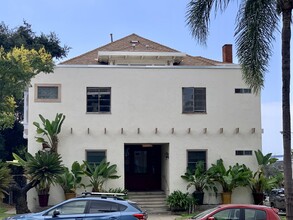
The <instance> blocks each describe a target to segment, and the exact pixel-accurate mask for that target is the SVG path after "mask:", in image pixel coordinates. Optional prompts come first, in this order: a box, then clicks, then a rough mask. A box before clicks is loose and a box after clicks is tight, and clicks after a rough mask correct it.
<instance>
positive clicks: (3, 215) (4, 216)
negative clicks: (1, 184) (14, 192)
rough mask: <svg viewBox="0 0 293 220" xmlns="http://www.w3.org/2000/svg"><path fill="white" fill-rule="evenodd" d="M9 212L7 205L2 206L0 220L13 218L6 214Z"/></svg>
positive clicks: (0, 206)
mask: <svg viewBox="0 0 293 220" xmlns="http://www.w3.org/2000/svg"><path fill="white" fill-rule="evenodd" d="M6 211H8V208H7V207H6V205H3V204H0V219H4V218H6V217H9V216H11V215H10V214H5V213H4V212H6Z"/></svg>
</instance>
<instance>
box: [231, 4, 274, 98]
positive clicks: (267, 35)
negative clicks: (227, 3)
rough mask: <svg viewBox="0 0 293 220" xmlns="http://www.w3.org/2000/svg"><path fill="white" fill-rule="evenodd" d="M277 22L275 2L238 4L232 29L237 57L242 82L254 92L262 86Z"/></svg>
mask: <svg viewBox="0 0 293 220" xmlns="http://www.w3.org/2000/svg"><path fill="white" fill-rule="evenodd" d="M278 19H279V17H278V13H277V3H276V1H275V0H247V1H242V4H241V5H240V8H239V12H238V15H237V26H236V29H235V36H236V46H237V56H238V58H239V62H240V64H241V66H242V71H243V78H244V81H245V82H246V83H247V84H248V85H249V86H250V88H251V89H252V90H253V91H254V93H258V92H259V91H260V89H261V88H262V87H263V85H264V78H265V72H266V70H267V68H268V61H269V58H270V56H271V54H272V41H274V39H275V38H274V32H275V31H276V29H277V25H278Z"/></svg>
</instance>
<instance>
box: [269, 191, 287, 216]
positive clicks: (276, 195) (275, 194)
mask: <svg viewBox="0 0 293 220" xmlns="http://www.w3.org/2000/svg"><path fill="white" fill-rule="evenodd" d="M269 201H270V206H271V207H275V208H277V209H280V210H284V211H285V210H286V203H285V191H284V188H280V189H273V190H272V191H271V192H270V194H269Z"/></svg>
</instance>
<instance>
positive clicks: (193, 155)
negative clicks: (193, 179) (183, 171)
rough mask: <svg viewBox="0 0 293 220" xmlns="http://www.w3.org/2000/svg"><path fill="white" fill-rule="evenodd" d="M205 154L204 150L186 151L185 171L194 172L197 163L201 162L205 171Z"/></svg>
mask: <svg viewBox="0 0 293 220" xmlns="http://www.w3.org/2000/svg"><path fill="white" fill-rule="evenodd" d="M206 154H207V152H206V151H205V150H188V151H187V169H189V170H191V171H194V170H195V168H196V165H197V163H198V162H199V161H203V163H204V167H205V169H206V168H207V165H206V164H207V161H206V160H207V159H206V158H207V157H206Z"/></svg>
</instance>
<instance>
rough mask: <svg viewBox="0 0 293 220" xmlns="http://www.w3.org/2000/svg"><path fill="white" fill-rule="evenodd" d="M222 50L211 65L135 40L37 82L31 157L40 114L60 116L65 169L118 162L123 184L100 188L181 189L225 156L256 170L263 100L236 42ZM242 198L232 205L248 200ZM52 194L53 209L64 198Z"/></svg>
mask: <svg viewBox="0 0 293 220" xmlns="http://www.w3.org/2000/svg"><path fill="white" fill-rule="evenodd" d="M214 49H215V50H216V49H219V48H214ZM222 51H223V60H222V61H221V62H220V61H214V60H211V59H207V58H204V57H200V56H190V55H188V54H185V53H182V52H179V51H177V50H174V49H171V48H169V47H166V46H163V45H161V44H158V43H155V42H153V41H150V40H148V39H145V38H142V37H140V36H138V35H136V34H131V35H129V36H127V37H124V38H122V39H120V40H117V41H114V42H110V43H109V44H107V45H105V46H102V47H99V48H97V49H94V50H92V51H90V52H87V53H85V54H82V55H80V56H78V57H75V58H73V59H70V60H68V61H65V62H63V63H61V64H59V65H57V66H56V67H55V70H54V73H52V74H39V75H37V76H36V77H35V78H34V79H33V80H32V81H31V87H30V88H29V90H28V92H27V93H26V100H27V104H28V111H27V118H26V120H25V128H26V130H25V132H26V136H27V137H28V150H29V152H31V153H35V152H36V151H38V150H40V149H41V146H40V145H39V144H37V143H36V140H35V136H36V128H35V127H34V126H33V124H32V123H33V122H34V121H40V119H39V117H38V114H42V115H43V116H44V117H45V118H48V119H53V118H54V117H55V115H56V113H63V114H65V116H66V119H65V121H64V124H63V126H62V131H61V133H60V135H59V139H60V142H59V148H58V152H59V153H60V154H61V155H62V159H63V162H64V164H65V165H66V166H70V165H71V164H72V163H73V162H74V161H79V162H82V161H83V160H86V161H89V162H99V161H101V160H102V159H104V158H106V160H107V161H109V162H111V163H112V164H117V166H118V175H120V176H121V177H120V178H119V179H115V180H111V181H108V182H107V183H106V185H105V187H106V188H117V187H120V188H125V189H128V190H129V191H148V190H152V191H155V190H162V191H164V192H165V193H166V195H168V194H170V193H171V192H173V191H174V190H182V191H186V182H184V180H183V179H182V178H181V177H180V176H181V175H183V174H184V172H185V171H186V168H187V167H192V166H195V164H196V162H198V161H200V160H202V161H204V162H205V164H206V167H207V168H208V167H210V165H211V164H212V163H215V162H216V160H217V159H220V158H222V159H223V160H224V163H225V164H226V165H227V166H228V165H234V164H235V163H237V162H238V163H240V164H242V163H244V164H246V165H248V166H249V167H250V168H251V169H255V168H256V166H257V164H256V160H255V156H254V153H253V151H255V150H258V149H261V134H262V129H261V111H260V96H259V95H256V94H253V93H252V91H251V90H250V89H249V88H248V86H247V85H246V84H245V83H244V81H243V79H242V73H241V68H240V66H239V65H237V64H233V63H232V45H224V46H223V48H222ZM245 192H246V191H245V190H244V191H241V190H240V192H239V193H242V195H241V196H239V195H238V196H234V197H232V202H250V201H251V195H250V193H245ZM51 194H53V195H54V196H50V203H51V204H52V203H56V202H59V201H60V200H62V199H63V197H62V194H61V193H57V192H51ZM35 197H36V196H34V194H33V193H32V194H31V195H30V200H29V202H30V204H33V203H35V202H36V198H35ZM216 200H217V199H215V201H212V200H210V198H208V197H207V198H205V201H206V203H209V202H210V203H215V202H216Z"/></svg>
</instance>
